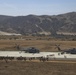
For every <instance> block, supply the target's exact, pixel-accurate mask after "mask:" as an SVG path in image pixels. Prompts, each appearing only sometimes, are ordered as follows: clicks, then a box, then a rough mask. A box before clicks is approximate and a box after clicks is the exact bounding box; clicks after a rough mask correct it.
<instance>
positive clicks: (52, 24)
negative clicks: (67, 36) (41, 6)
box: [0, 12, 76, 34]
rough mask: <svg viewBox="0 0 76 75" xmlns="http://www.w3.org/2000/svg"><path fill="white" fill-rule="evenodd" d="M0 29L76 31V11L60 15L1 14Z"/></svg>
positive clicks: (37, 31)
mask: <svg viewBox="0 0 76 75" xmlns="http://www.w3.org/2000/svg"><path fill="white" fill-rule="evenodd" d="M0 31H5V32H10V33H19V34H38V33H39V34H40V33H52V34H55V33H56V32H64V33H65V32H67V33H76V12H70V13H65V14H60V15H53V16H49V15H41V16H37V15H27V16H3V15H0Z"/></svg>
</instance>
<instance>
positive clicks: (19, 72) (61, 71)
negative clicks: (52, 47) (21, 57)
mask: <svg viewBox="0 0 76 75" xmlns="http://www.w3.org/2000/svg"><path fill="white" fill-rule="evenodd" d="M0 75H76V63H69V62H68V63H66V62H65V63H64V61H63V62H61V61H57V62H56V61H55V62H54V61H51V62H29V61H9V62H8V63H6V62H5V61H0Z"/></svg>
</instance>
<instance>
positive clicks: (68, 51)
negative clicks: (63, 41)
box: [55, 45, 76, 54]
mask: <svg viewBox="0 0 76 75" xmlns="http://www.w3.org/2000/svg"><path fill="white" fill-rule="evenodd" d="M55 46H56V47H57V48H58V51H60V52H61V54H64V53H67V54H76V48H71V49H65V50H61V48H60V47H59V46H60V45H55Z"/></svg>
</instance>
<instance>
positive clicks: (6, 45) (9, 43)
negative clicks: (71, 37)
mask: <svg viewBox="0 0 76 75" xmlns="http://www.w3.org/2000/svg"><path fill="white" fill-rule="evenodd" d="M15 44H18V45H20V47H25V48H27V47H36V48H38V49H39V50H40V51H58V49H57V48H56V46H55V45H60V48H61V49H62V50H64V49H70V48H76V41H54V40H49V41H48V40H0V50H17V49H16V48H14V47H15Z"/></svg>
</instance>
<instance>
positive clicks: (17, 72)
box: [0, 39, 76, 75]
mask: <svg viewBox="0 0 76 75" xmlns="http://www.w3.org/2000/svg"><path fill="white" fill-rule="evenodd" d="M15 43H17V44H20V45H21V46H22V47H30V46H34V47H37V48H38V49H40V50H41V51H57V49H55V44H60V45H61V46H60V47H61V48H62V49H67V48H73V47H76V41H54V40H36V39H35V40H34V39H33V40H0V50H16V49H15V48H14V45H15ZM0 75H76V63H70V62H69V61H68V63H66V62H64V61H63V62H62V63H61V62H60V61H58V62H28V61H27V62H25V61H10V62H8V63H5V61H0Z"/></svg>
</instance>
